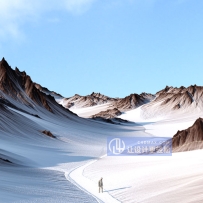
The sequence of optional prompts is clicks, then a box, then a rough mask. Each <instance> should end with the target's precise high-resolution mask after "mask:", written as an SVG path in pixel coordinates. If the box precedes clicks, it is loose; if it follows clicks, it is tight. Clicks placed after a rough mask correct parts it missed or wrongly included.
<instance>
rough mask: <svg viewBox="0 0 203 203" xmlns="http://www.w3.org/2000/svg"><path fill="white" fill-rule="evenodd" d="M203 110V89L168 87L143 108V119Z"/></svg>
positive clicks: (195, 87)
mask: <svg viewBox="0 0 203 203" xmlns="http://www.w3.org/2000/svg"><path fill="white" fill-rule="evenodd" d="M200 110H203V87H201V86H196V85H192V86H189V87H187V88H186V87H183V86H181V87H180V88H176V87H175V88H174V87H168V86H166V88H165V89H163V90H161V91H159V92H157V93H156V98H155V99H154V100H153V101H151V102H150V103H149V104H146V105H144V106H143V107H142V111H143V115H142V116H143V117H144V118H150V117H156V116H162V115H170V114H173V113H184V112H185V113H187V112H192V111H200Z"/></svg>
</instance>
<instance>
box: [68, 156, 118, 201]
mask: <svg viewBox="0 0 203 203" xmlns="http://www.w3.org/2000/svg"><path fill="white" fill-rule="evenodd" d="M105 156H106V155H104V156H102V157H100V158H103V157H105ZM96 161H98V159H96V160H93V161H89V162H88V163H86V164H84V165H82V166H79V167H78V168H76V169H73V170H72V171H71V172H70V173H68V174H65V176H66V179H68V180H69V181H70V182H71V183H73V184H75V185H76V186H77V187H78V188H80V189H81V190H83V191H84V192H86V193H87V194H89V195H91V196H93V197H94V198H95V199H96V200H97V201H98V202H99V203H120V201H118V200H117V199H115V198H113V197H112V196H111V195H110V194H109V193H108V192H106V191H105V189H104V192H103V193H99V191H98V190H99V188H98V184H97V183H95V182H93V181H91V180H90V179H88V178H86V177H85V176H83V171H84V169H85V168H86V167H88V166H89V165H91V164H93V163H95V162H96Z"/></svg>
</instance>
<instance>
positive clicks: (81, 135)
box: [0, 101, 203, 203]
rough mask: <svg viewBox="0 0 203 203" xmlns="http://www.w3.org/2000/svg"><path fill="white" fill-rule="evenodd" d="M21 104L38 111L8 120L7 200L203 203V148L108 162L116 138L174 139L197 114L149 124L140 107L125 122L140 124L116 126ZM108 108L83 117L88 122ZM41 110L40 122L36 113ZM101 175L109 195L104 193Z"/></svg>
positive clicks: (3, 198) (1, 169) (0, 197)
mask: <svg viewBox="0 0 203 203" xmlns="http://www.w3.org/2000/svg"><path fill="white" fill-rule="evenodd" d="M12 102H14V101H12ZM16 105H18V107H19V109H20V108H22V109H23V108H24V110H26V111H27V112H30V113H26V112H22V111H20V110H14V109H12V108H9V112H10V113H5V115H4V114H1V119H2V122H4V125H3V126H1V128H0V134H1V142H0V149H1V150H0V158H3V159H8V160H10V161H11V162H13V163H7V162H5V161H1V160H0V174H1V175H0V202H2V203H4V202H19V203H20V202H30V203H31V202H44V203H46V202H71V203H72V202H87V203H91V202H109V203H113V202H126V203H130V202H132V203H135V202H149V203H159V202H168V203H177V202H178V203H187V202H188V203H189V202H202V201H203V195H202V192H201V188H202V187H201V185H202V183H203V180H202V177H203V172H202V167H203V159H202V156H203V151H202V150H199V151H193V152H184V153H177V154H173V155H172V156H167V157H163V156H162V157H146V156H144V157H143V156H142V157H138V156H135V157H126V156H125V157H115V156H114V157H110V156H105V155H106V140H107V137H108V136H126V137H129V136H130V137H132V136H154V135H156V136H173V135H174V134H175V133H176V131H177V130H181V129H184V128H187V127H189V126H190V125H191V124H192V123H194V121H195V119H196V118H197V116H194V115H193V116H188V117H182V118H180V117H179V118H176V117H174V118H172V117H171V118H164V117H162V118H156V119H150V120H145V119H143V118H142V117H141V116H140V115H141V114H140V111H141V108H138V109H136V110H132V111H129V112H126V113H125V114H122V115H121V116H120V117H121V118H124V119H128V120H131V121H134V122H135V124H130V125H129V124H121V125H113V124H108V123H102V122H98V121H94V120H90V119H84V118H79V117H76V116H75V115H72V114H67V116H59V115H53V114H51V113H47V111H43V110H42V109H38V108H37V107H36V110H35V111H34V110H31V109H29V107H26V108H25V107H24V106H20V104H16ZM106 105H107V104H105V105H99V106H98V108H97V107H88V108H83V109H82V110H76V109H75V112H76V113H78V114H79V115H82V114H83V115H84V116H85V117H88V116H89V115H91V114H95V113H97V112H99V111H101V109H102V110H104V109H105V108H106ZM36 112H37V115H38V117H37V116H34V115H32V114H36ZM79 112H80V113H79ZM198 116H199V115H198ZM8 122H9V123H8ZM41 130H49V131H51V132H52V133H53V135H54V136H56V139H54V138H50V137H47V136H46V135H43V134H42V133H41V132H40V131H41ZM101 177H103V179H104V193H98V180H99V179H100V178H101Z"/></svg>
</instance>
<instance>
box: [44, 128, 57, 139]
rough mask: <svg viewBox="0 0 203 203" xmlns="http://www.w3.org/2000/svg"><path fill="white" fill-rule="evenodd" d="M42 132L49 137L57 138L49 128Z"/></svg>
mask: <svg viewBox="0 0 203 203" xmlns="http://www.w3.org/2000/svg"><path fill="white" fill-rule="evenodd" d="M42 133H43V134H45V135H47V136H49V137H52V138H56V137H55V136H54V135H53V134H52V133H51V132H50V131H49V130H43V131H42Z"/></svg>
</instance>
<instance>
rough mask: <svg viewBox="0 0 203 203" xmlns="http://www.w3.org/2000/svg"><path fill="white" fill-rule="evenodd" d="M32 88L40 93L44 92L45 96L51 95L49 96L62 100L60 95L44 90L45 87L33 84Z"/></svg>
mask: <svg viewBox="0 0 203 203" xmlns="http://www.w3.org/2000/svg"><path fill="white" fill-rule="evenodd" d="M34 86H35V87H36V88H37V89H38V90H40V91H41V92H44V93H45V94H47V95H51V96H53V97H54V98H64V97H63V96H62V95H60V94H58V93H56V92H54V91H50V90H49V89H48V88H46V87H42V86H41V85H40V84H38V83H34Z"/></svg>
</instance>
